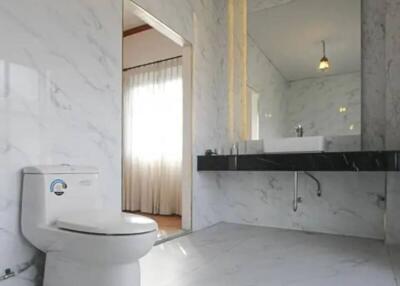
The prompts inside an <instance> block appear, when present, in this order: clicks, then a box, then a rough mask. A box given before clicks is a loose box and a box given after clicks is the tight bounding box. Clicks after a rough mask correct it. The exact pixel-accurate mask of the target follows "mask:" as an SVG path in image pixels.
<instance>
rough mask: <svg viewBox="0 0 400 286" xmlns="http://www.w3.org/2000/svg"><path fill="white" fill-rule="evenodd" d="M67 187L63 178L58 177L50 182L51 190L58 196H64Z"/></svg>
mask: <svg viewBox="0 0 400 286" xmlns="http://www.w3.org/2000/svg"><path fill="white" fill-rule="evenodd" d="M66 188H67V184H66V183H65V182H64V181H63V180H61V179H56V180H54V181H53V182H51V184H50V192H52V193H54V194H56V195H57V196H62V195H63V194H64V192H65V189H66Z"/></svg>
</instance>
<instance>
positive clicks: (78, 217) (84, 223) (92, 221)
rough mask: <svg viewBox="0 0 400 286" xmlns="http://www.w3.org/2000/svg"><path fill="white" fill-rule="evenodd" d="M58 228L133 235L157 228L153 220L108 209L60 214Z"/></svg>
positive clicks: (97, 233) (104, 233)
mask: <svg viewBox="0 0 400 286" xmlns="http://www.w3.org/2000/svg"><path fill="white" fill-rule="evenodd" d="M56 226H57V228H59V229H63V230H69V231H75V232H82V233H88V234H96V235H135V234H144V233H148V232H152V231H155V230H157V224H156V222H155V221H154V220H152V219H150V218H147V217H144V216H141V215H135V214H128V213H122V212H116V211H109V210H96V211H87V212H77V213H73V214H68V215H64V216H61V217H60V218H59V219H58V220H57V221H56Z"/></svg>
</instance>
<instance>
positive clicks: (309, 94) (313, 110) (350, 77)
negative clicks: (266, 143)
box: [284, 72, 361, 137]
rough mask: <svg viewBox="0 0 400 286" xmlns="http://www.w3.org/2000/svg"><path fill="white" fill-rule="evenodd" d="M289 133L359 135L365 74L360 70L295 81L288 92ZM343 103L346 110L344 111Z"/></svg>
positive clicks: (286, 112) (292, 135) (290, 84)
mask: <svg viewBox="0 0 400 286" xmlns="http://www.w3.org/2000/svg"><path fill="white" fill-rule="evenodd" d="M285 101H286V110H285V112H284V113H285V115H286V116H285V130H284V135H285V137H294V136H295V135H296V132H295V127H296V126H297V125H299V124H301V125H302V126H303V128H304V136H314V135H326V136H329V135H356V134H360V132H361V131H360V125H361V75H360V73H359V72H355V73H349V74H341V75H332V76H326V77H321V78H313V79H304V80H297V81H292V82H290V83H289V88H288V89H287V92H286V93H285ZM341 107H344V108H346V111H343V110H342V111H343V112H340V111H339V109H340V108H341Z"/></svg>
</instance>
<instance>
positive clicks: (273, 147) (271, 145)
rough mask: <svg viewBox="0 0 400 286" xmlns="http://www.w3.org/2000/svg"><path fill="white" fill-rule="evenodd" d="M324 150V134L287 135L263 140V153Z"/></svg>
mask: <svg viewBox="0 0 400 286" xmlns="http://www.w3.org/2000/svg"><path fill="white" fill-rule="evenodd" d="M322 151H325V138H324V136H308V137H287V138H277V139H270V140H265V141H264V152H265V153H290V152H322Z"/></svg>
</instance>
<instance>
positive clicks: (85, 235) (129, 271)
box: [21, 165, 157, 286]
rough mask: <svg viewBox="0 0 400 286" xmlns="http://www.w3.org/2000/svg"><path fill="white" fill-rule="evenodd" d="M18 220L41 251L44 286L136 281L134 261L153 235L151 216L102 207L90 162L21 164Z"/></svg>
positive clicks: (115, 285) (113, 285)
mask: <svg viewBox="0 0 400 286" xmlns="http://www.w3.org/2000/svg"><path fill="white" fill-rule="evenodd" d="M21 219H22V232H23V234H24V236H25V237H26V238H27V239H28V240H29V241H30V242H31V243H32V244H33V245H34V246H36V247H37V248H39V249H40V250H42V251H43V252H45V253H46V267H45V274H44V283H43V284H44V285H45V286H72V285H74V286H95V285H96V286H128V285H129V286H138V285H140V269H139V263H138V260H139V258H141V257H142V256H144V255H145V254H146V253H147V252H148V251H150V249H151V248H152V246H153V244H154V242H155V240H156V237H157V224H156V223H155V221H153V220H151V219H149V218H146V217H143V216H139V215H133V214H125V213H121V212H118V211H110V210H105V209H103V199H102V196H101V193H100V191H99V188H98V170H97V169H96V168H92V167H77V166H69V165H61V166H38V167H28V168H25V169H24V170H23V194H22V215H21Z"/></svg>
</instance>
